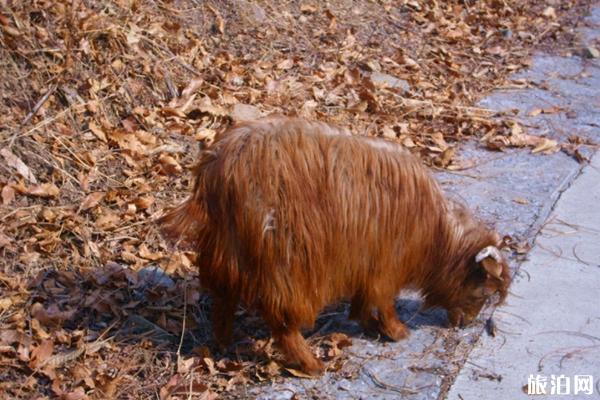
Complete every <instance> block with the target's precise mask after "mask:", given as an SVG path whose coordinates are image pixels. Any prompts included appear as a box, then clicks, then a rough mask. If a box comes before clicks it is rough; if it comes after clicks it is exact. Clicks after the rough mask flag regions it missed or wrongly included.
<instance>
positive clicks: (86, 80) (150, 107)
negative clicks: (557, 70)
mask: <svg viewBox="0 0 600 400" xmlns="http://www.w3.org/2000/svg"><path fill="white" fill-rule="evenodd" d="M543 3H545V2H537V1H532V0H528V1H522V2H511V1H488V2H477V1H458V0H456V1H454V0H453V1H447V2H437V1H423V2H421V1H410V0H403V1H398V2H392V1H387V0H383V1H380V2H366V1H359V2H349V1H343V0H335V1H330V2H327V3H322V2H292V3H288V2H284V3H279V2H272V1H265V0H257V1H249V0H237V1H226V2H223V1H216V0H214V1H213V0H209V1H198V0H179V1H163V0H157V1H153V2H140V1H135V0H134V1H123V0H111V1H106V2H94V1H81V0H74V1H58V2H54V1H48V0H29V1H25V2H16V1H12V0H1V1H0V96H1V97H2V99H1V100H2V101H1V102H0V111H1V112H0V156H1V158H0V160H2V163H0V194H1V196H0V197H1V198H0V204H1V205H0V221H1V222H0V252H1V255H2V257H1V258H0V293H2V295H1V297H0V393H3V396H7V397H9V398H23V399H25V398H40V399H41V398H49V397H53V398H54V397H56V398H62V399H94V398H98V399H102V398H146V397H153V396H156V395H158V396H159V397H160V398H161V399H169V398H188V397H191V396H194V397H197V398H202V399H213V398H216V397H217V396H218V397H219V398H224V397H225V398H227V397H230V398H243V397H244V393H245V392H244V390H245V389H244V388H246V387H248V386H249V385H254V384H260V383H261V382H269V381H271V380H274V379H275V380H276V379H285V376H290V375H291V376H298V375H299V372H298V371H296V370H294V369H292V368H286V366H283V365H281V364H280V357H279V355H278V354H277V352H276V351H275V350H274V347H273V344H272V343H271V341H270V340H268V337H269V336H268V332H267V330H266V329H265V327H264V325H263V324H262V322H261V321H260V319H259V318H257V317H256V316H255V315H253V314H251V313H248V312H247V311H245V310H240V311H239V313H238V314H239V315H238V322H240V324H239V329H238V330H237V331H236V335H237V339H238V340H237V343H236V345H235V348H234V349H231V350H229V351H225V352H223V351H220V350H218V349H216V348H214V347H213V346H212V344H211V341H210V329H209V328H210V326H209V325H210V323H209V319H208V317H207V315H208V312H209V310H210V300H209V299H208V298H207V296H206V295H205V293H204V292H203V291H202V289H201V288H200V287H199V285H198V282H197V279H196V272H195V271H194V267H193V264H194V257H195V255H194V254H193V253H188V252H183V251H173V250H172V249H171V248H170V247H169V246H167V244H166V243H165V242H164V241H163V240H162V239H161V237H160V236H159V234H158V232H157V231H156V228H155V226H154V225H153V223H152V220H153V218H154V217H155V215H157V213H158V212H159V211H160V210H161V209H162V208H163V207H165V206H169V205H173V204H176V203H177V202H178V201H180V200H181V199H182V198H183V197H185V196H186V194H187V192H188V188H189V185H190V176H189V174H188V173H187V172H186V171H187V170H188V169H189V168H190V167H191V166H192V165H193V163H194V159H195V157H196V155H197V154H198V152H199V150H200V149H202V148H205V147H206V146H209V145H210V143H211V141H212V140H213V139H214V136H215V135H216V134H217V133H218V132H220V131H222V130H223V129H225V128H227V127H228V126H229V125H230V124H231V123H232V122H234V121H239V120H246V119H252V118H257V117H259V116H261V115H268V114H271V113H282V114H289V115H293V114H296V115H300V116H303V117H307V118H317V119H320V120H324V121H329V122H332V123H337V124H340V125H343V126H347V127H352V130H353V133H355V134H361V135H371V136H382V137H384V138H386V139H387V140H394V141H398V142H399V143H401V144H402V145H403V146H405V147H406V148H408V149H409V150H410V151H412V152H414V153H415V154H417V155H418V156H419V157H421V158H422V159H423V160H424V162H426V163H427V164H429V165H432V166H435V167H438V168H446V169H449V170H460V169H465V168H468V167H469V165H471V164H472V163H470V162H469V160H460V159H457V157H456V151H455V149H456V146H457V145H459V144H460V143H461V142H462V141H464V140H468V139H470V138H476V139H478V140H479V141H480V142H481V144H482V145H483V146H485V147H487V148H489V149H492V150H499V151H501V150H503V149H505V148H507V147H527V148H529V149H530V150H531V151H532V152H535V153H543V154H547V153H553V152H556V151H560V150H562V151H565V152H566V153H567V154H570V155H572V156H573V157H575V158H576V159H578V160H580V161H582V162H583V161H585V157H584V156H583V155H582V154H581V152H579V148H580V147H581V146H588V145H591V144H590V143H587V142H585V141H583V140H582V139H580V138H578V137H572V138H570V139H569V141H568V142H567V143H562V144H560V143H557V142H556V141H554V140H553V139H551V138H545V137H540V136H532V135H529V134H527V132H526V131H525V130H524V129H523V127H522V126H521V125H520V124H518V122H515V121H514V115H509V114H503V115H500V114H495V113H494V112H492V111H490V110H487V109H483V108H478V107H474V106H473V105H474V104H475V103H476V102H477V100H478V99H479V98H481V97H482V96H484V95H485V94H486V93H487V92H489V91H491V90H493V89H494V88H496V87H499V86H508V85H513V86H519V85H521V86H522V85H527V84H528V83H527V82H510V81H507V79H508V76H509V74H511V73H512V72H514V71H518V70H520V69H522V68H526V67H527V66H528V65H529V62H528V59H529V56H530V55H531V54H532V52H533V51H534V50H535V49H539V48H556V47H560V46H561V45H562V44H569V43H571V42H572V41H573V40H574V39H575V38H574V36H573V33H572V29H571V27H572V26H574V25H575V24H576V23H578V21H580V19H581V16H582V15H583V14H584V12H585V11H586V10H587V8H588V7H589V2H588V1H584V0H571V1H562V2H547V3H548V4H543ZM550 3H552V4H550ZM561 111H564V110H554V109H547V110H546V109H540V110H534V111H532V112H531V113H533V114H534V115H537V114H543V113H552V112H561ZM148 271H152V272H151V273H149V272H148ZM161 274H163V275H164V276H162V275H161ZM336 310H338V309H336ZM340 310H342V311H343V310H344V308H343V307H342V308H341V309H340ZM338 311H339V310H338ZM315 332H317V334H315V336H314V337H311V341H312V342H313V345H316V348H317V349H318V351H319V354H320V356H321V358H322V359H324V360H326V361H327V362H328V363H329V364H328V365H329V369H330V371H331V373H339V374H347V371H346V369H347V367H346V364H345V362H344V360H345V357H347V355H346V354H347V353H346V352H345V351H344V350H343V348H345V347H347V346H350V345H351V344H352V341H351V338H349V337H348V336H347V335H345V334H342V333H333V334H332V333H321V329H320V328H319V327H317V328H316V330H315Z"/></svg>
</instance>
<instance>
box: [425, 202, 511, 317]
mask: <svg viewBox="0 0 600 400" xmlns="http://www.w3.org/2000/svg"><path fill="white" fill-rule="evenodd" d="M449 204H450V208H449V210H448V214H447V216H448V220H447V222H448V224H447V227H448V229H446V230H443V232H444V233H442V236H441V237H440V242H443V243H444V249H443V250H442V251H441V252H440V253H439V257H440V258H439V259H438V261H439V263H440V264H442V266H441V269H440V273H439V274H435V275H434V277H435V278H434V279H433V281H432V282H431V285H430V286H429V290H427V291H426V292H427V296H426V306H428V307H429V306H441V307H443V308H445V309H446V310H447V311H448V319H449V321H450V323H451V324H452V325H454V326H461V327H462V326H465V325H467V324H469V323H470V322H471V321H472V320H473V319H475V317H476V316H477V314H479V312H480V311H481V308H482V307H483V306H484V304H485V303H486V302H488V301H494V300H495V301H496V304H499V303H501V302H502V301H504V299H505V298H506V295H507V293H508V286H509V284H510V270H509V268H508V263H507V262H506V260H505V258H504V256H503V255H502V252H501V251H500V250H499V249H498V247H499V246H500V244H501V240H500V237H499V236H498V234H497V233H496V232H494V231H493V230H490V229H488V228H487V227H486V226H485V225H484V224H482V223H481V222H480V221H478V220H477V219H476V218H474V217H473V216H472V214H471V213H470V212H469V211H468V209H467V208H466V207H465V206H464V205H462V204H461V203H458V202H454V201H451V202H450V203H449Z"/></svg>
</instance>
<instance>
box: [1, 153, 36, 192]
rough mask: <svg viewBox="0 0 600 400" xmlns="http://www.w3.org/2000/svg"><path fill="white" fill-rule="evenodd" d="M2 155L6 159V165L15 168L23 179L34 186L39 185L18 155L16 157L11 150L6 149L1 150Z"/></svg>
mask: <svg viewBox="0 0 600 400" xmlns="http://www.w3.org/2000/svg"><path fill="white" fill-rule="evenodd" d="M0 154H1V155H2V157H4V160H5V161H6V164H7V165H8V166H10V167H12V168H14V169H15V170H16V171H17V172H18V173H19V174H20V175H21V176H22V177H23V178H25V179H27V180H28V181H29V182H31V183H33V184H37V179H36V178H35V175H34V174H33V172H32V171H31V169H29V167H28V166H27V165H26V164H25V163H24V162H23V161H22V160H21V159H20V158H19V157H17V156H16V155H14V154H13V153H12V152H11V151H10V150H9V149H7V148H4V149H2V150H0Z"/></svg>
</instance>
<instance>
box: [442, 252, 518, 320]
mask: <svg viewBox="0 0 600 400" xmlns="http://www.w3.org/2000/svg"><path fill="white" fill-rule="evenodd" d="M466 262H467V265H466V274H465V275H464V278H463V280H462V282H457V283H458V284H459V285H458V286H457V290H455V292H454V296H452V299H451V301H450V302H449V304H447V306H446V308H447V310H448V319H449V321H450V324H452V325H454V326H460V327H464V326H465V325H467V324H469V323H470V322H471V321H473V319H475V317H477V314H479V311H481V308H482V307H483V305H484V304H485V303H486V302H488V301H493V300H495V302H496V304H499V303H501V302H503V301H504V299H505V298H506V295H507V292H508V285H509V283H510V273H509V269H508V264H507V262H506V260H505V259H504V257H503V256H502V253H501V252H500V250H498V247H496V245H488V246H485V247H483V248H482V249H480V250H479V251H478V252H477V253H476V254H474V255H470V256H469V258H468V260H466Z"/></svg>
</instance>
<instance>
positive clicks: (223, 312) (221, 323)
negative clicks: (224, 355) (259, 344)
mask: <svg viewBox="0 0 600 400" xmlns="http://www.w3.org/2000/svg"><path fill="white" fill-rule="evenodd" d="M237 305H238V298H237V296H227V295H215V296H213V311H212V324H213V335H214V337H215V340H216V341H217V343H218V344H219V346H220V347H222V348H226V347H228V346H229V345H230V344H231V341H232V339H233V322H234V320H235V311H236V310H237Z"/></svg>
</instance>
